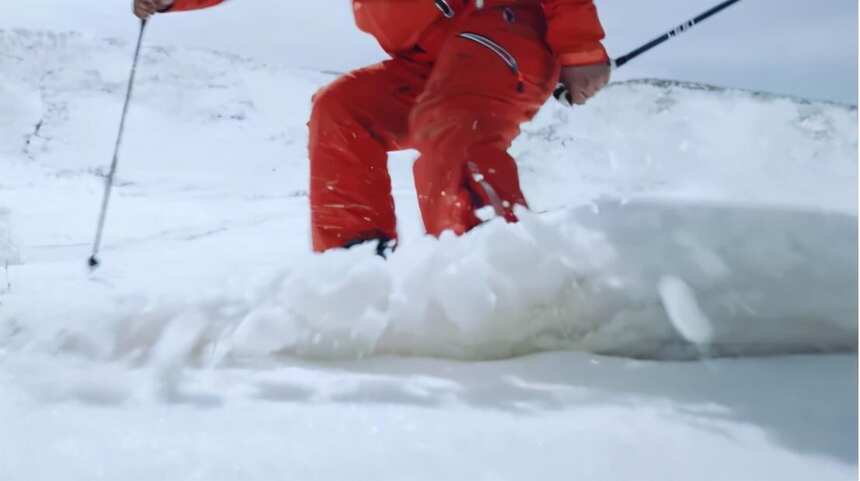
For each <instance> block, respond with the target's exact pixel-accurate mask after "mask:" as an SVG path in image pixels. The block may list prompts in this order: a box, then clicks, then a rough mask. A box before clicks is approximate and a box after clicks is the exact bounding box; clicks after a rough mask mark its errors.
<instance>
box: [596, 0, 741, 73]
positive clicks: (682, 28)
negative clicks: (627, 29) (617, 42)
mask: <svg viewBox="0 0 860 481" xmlns="http://www.w3.org/2000/svg"><path fill="white" fill-rule="evenodd" d="M740 1H741V0H726V1H725V2H723V3H721V4H719V5H717V6H715V7H713V8H711V9H710V10H708V11H706V12H703V13H701V14H699V15H698V16H696V17H695V18H693V19H690V20H687V21H686V22H684V23H682V24H680V25H678V26H677V27H675V28H673V29H672V30H669V31H668V32H666V33H664V34H663V35H660V36H659V37H657V38H655V39H654V40H651V41H650V42H648V43H646V44H645V45H642V46H641V47H639V48H637V49H635V50H633V51H631V52H629V53H627V54H625V55H622V56H620V57H618V58H616V59H615V60H614V61H613V62H612V63H613V67H616V68H617V67H620V66H622V65H624V64H625V63H627V62H629V61H631V60H633V59H634V58H636V57H638V56H640V55H642V54H643V53H645V52H647V51H649V50H651V49H652V48H654V47H656V46H657V45H660V44H661V43H663V42H665V41H667V40H669V39H671V38H673V37H677V36H678V35H681V34H682V33H684V32H686V31H687V30H690V29H691V28H693V27H695V26H696V24H697V23H701V22H702V21H704V20H706V19H708V18H710V17H712V16H714V15H716V14H718V13H720V12H722V11H723V10H725V9H727V8H729V7H731V6H732V5H734V4H736V3H738V2H740Z"/></svg>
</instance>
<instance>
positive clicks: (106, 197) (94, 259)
mask: <svg viewBox="0 0 860 481" xmlns="http://www.w3.org/2000/svg"><path fill="white" fill-rule="evenodd" d="M144 30H146V20H141V21H140V33H139V34H138V36H137V48H136V49H135V50H134V61H132V64H131V74H130V75H129V77H128V88H127V89H126V93H125V104H124V105H123V108H122V117H121V118H120V121H119V132H118V133H117V136H116V145H115V146H114V151H113V160H112V161H111V164H110V171H109V172H108V175H107V177H106V178H105V190H104V194H103V196H102V207H101V213H100V214H99V222H98V226H97V227H96V238H95V240H94V241H93V251H92V254H91V255H90V259H89V262H88V264H89V266H90V269H95V268H96V267H98V266H99V259H98V254H99V248H100V247H101V243H102V233H103V232H104V228H105V219H106V218H107V210H108V204H109V203H110V194H111V190H112V189H113V180H114V175H116V167H117V164H118V163H119V150H120V146H121V145H122V136H123V133H124V132H125V119H126V117H127V116H128V106H129V104H130V103H131V93H132V90H133V88H134V77H135V74H136V73H137V63H138V60H139V59H140V47H141V45H142V44H143V32H144Z"/></svg>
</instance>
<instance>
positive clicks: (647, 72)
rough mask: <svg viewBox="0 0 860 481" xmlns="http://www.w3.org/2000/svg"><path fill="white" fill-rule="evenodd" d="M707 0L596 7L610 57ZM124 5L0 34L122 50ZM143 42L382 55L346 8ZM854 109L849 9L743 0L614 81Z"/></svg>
mask: <svg viewBox="0 0 860 481" xmlns="http://www.w3.org/2000/svg"><path fill="white" fill-rule="evenodd" d="M716 2H717V0H648V1H629V0H628V1H617V0H596V5H597V7H598V10H599V12H600V16H601V19H602V21H603V25H604V28H605V30H606V32H607V38H606V42H605V43H606V46H607V48H608V50H609V51H610V54H611V55H613V56H619V55H621V54H623V53H626V52H627V51H629V50H632V49H633V48H635V47H636V46H638V45H640V44H642V43H644V42H646V41H648V40H650V39H651V38H653V37H655V36H656V35H658V34H660V33H663V32H665V31H666V30H668V29H670V28H672V27H674V26H675V25H677V24H679V23H681V22H682V21H684V20H686V19H688V18H691V17H693V16H695V15H696V14H698V13H700V12H701V11H704V10H706V9H707V8H709V7H710V6H712V5H713V4H715V3H716ZM129 4H130V0H113V1H112V2H105V1H104V0H76V1H75V2H69V1H68V0H27V1H26V2H20V1H19V2H0V28H22V27H23V28H39V29H53V30H77V31H82V32H85V33H89V34H93V35H97V36H106V37H120V38H125V39H127V40H129V41H133V40H134V39H135V37H136V33H137V31H136V29H137V23H136V21H135V19H134V18H133V17H131V14H130V13H129ZM146 41H147V43H150V44H157V45H176V46H190V47H208V48H214V49H218V50H225V51H230V52H234V53H238V54H240V55H243V56H247V57H252V58H255V59H257V60H259V61H262V62H266V63H270V64H276V65H289V66H297V67H307V68H312V69H318V70H334V71H345V70H349V69H352V68H357V67H361V66H363V65H367V64H370V63H373V62H376V61H379V60H381V59H383V58H385V53H384V52H382V51H381V50H380V48H379V47H378V46H377V45H376V43H375V41H374V40H373V38H372V37H370V36H368V35H366V34H363V33H362V32H359V31H358V30H357V29H356V28H355V26H354V24H353V21H352V9H351V8H350V5H349V0H313V1H307V2H305V1H297V0H289V1H284V0H235V1H232V2H229V3H228V4H225V5H224V6H222V7H218V8H215V9H210V10H208V11H204V12H193V13H174V14H168V15H161V16H159V17H158V18H156V19H155V20H154V21H153V22H151V24H150V28H149V29H148V32H147V37H146ZM642 77H656V78H669V79H678V80H689V81H697V82H705V83H709V84H715V85H721V86H729V87H738V88H746V89H752V90H763V91H769V92H775V93H784V94H789V95H795V96H800V97H805V98H812V99H821V100H830V101H836V102H842V103H852V104H856V103H857V1H856V0H825V1H811V0H743V1H742V2H740V3H739V4H738V5H736V6H734V7H732V8H730V9H729V10H727V11H725V12H724V13H721V14H719V15H718V16H716V17H713V18H712V19H710V20H708V21H707V22H705V23H703V24H701V25H699V26H697V27H696V28H695V29H694V30H692V31H690V32H689V33H687V34H685V35H684V36H681V37H678V38H676V39H674V40H672V41H671V42H670V43H667V44H664V45H663V46H661V47H659V48H658V49H656V50H654V51H652V52H649V53H648V54H646V55H645V56H643V57H640V58H639V59H637V60H636V61H634V62H631V63H630V64H628V65H627V66H625V67H624V68H623V69H620V70H618V71H617V72H616V73H615V77H614V79H615V80H625V79H631V78H642Z"/></svg>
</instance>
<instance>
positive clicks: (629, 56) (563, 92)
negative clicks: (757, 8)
mask: <svg viewBox="0 0 860 481" xmlns="http://www.w3.org/2000/svg"><path fill="white" fill-rule="evenodd" d="M740 1H741V0H726V1H724V2H722V3H720V4H719V5H716V6H714V7H712V8H710V9H709V10H707V11H705V12H702V13H701V14H699V15H697V16H696V17H694V18H692V19H690V20H687V21H686V22H684V23H682V24H680V25H678V26H677V27H675V28H673V29H672V30H669V31H668V32H666V33H664V34H663V35H660V36H659V37H657V38H655V39H654V40H651V41H650V42H648V43H646V44H644V45H642V46H640V47H638V48H635V49H633V50H631V51H630V52H628V53H626V54H624V55H622V56H620V57H617V58H615V59H612V60H610V61H609V65H610V67H612V68H613V69H616V68H618V67H621V66H622V65H624V64H626V63H627V62H629V61H631V60H633V59H634V58H636V57H638V56H640V55H642V54H643V53H645V52H647V51H649V50H651V49H652V48H654V47H656V46H658V45H660V44H662V43H663V42H665V41H667V40H670V39H672V38H674V37H677V36H678V35H681V34H682V33H685V32H686V31H688V30H690V29H691V28H693V27H694V26H696V24H698V23H701V22H702V21H704V20H706V19H708V18H710V17H712V16H714V15H716V14H718V13H720V12H722V11H723V10H725V9H727V8H729V7H731V6H732V5H734V4H736V3H738V2H740ZM553 97H555V98H556V100H558V101H559V102H562V103H566V104H571V105H572V104H573V102H572V101H571V99H570V93H569V92H568V91H567V87H565V86H564V85H561V84H559V86H558V87H556V89H555V92H553Z"/></svg>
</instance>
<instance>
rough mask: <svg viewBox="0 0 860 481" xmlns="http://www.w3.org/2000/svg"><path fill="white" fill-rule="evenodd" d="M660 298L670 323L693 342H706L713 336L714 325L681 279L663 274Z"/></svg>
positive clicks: (690, 289) (693, 293)
mask: <svg viewBox="0 0 860 481" xmlns="http://www.w3.org/2000/svg"><path fill="white" fill-rule="evenodd" d="M658 290H659V292H660V300H661V301H662V302H663V307H664V308H665V309H666V314H667V315H668V316H669V320H670V321H671V322H672V325H674V326H675V328H676V329H678V332H679V333H680V334H681V335H682V336H684V339H686V340H688V341H690V342H692V343H694V344H699V345H702V344H708V343H709V342H711V340H712V339H713V337H714V327H713V324H712V323H711V320H710V319H708V316H706V315H705V313H704V312H703V311H702V308H701V307H699V302H698V301H697V300H696V294H695V292H694V291H693V289H692V288H691V287H690V286H689V285H688V284H687V283H686V282H684V280H683V279H681V278H678V277H674V276H665V277H663V278H662V279H660V284H659V287H658Z"/></svg>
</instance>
